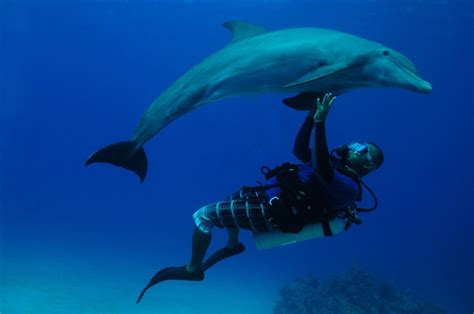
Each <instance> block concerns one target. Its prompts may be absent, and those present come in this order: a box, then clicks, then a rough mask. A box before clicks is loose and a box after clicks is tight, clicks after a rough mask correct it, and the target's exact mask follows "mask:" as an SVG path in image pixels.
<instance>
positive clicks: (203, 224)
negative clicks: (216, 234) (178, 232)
mask: <svg viewBox="0 0 474 314" xmlns="http://www.w3.org/2000/svg"><path fill="white" fill-rule="evenodd" d="M193 219H194V224H195V225H196V228H198V229H199V230H200V231H201V232H202V233H205V234H207V235H210V234H211V229H212V228H213V227H214V224H213V223H212V221H211V219H209V217H208V216H207V215H206V207H201V208H199V209H198V210H197V211H196V212H195V213H194V214H193Z"/></svg>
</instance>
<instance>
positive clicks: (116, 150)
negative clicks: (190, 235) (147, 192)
mask: <svg viewBox="0 0 474 314" xmlns="http://www.w3.org/2000/svg"><path fill="white" fill-rule="evenodd" d="M96 162H103V163H109V164H113V165H115V166H118V167H122V168H125V169H127V170H131V171H133V172H135V174H136V175H137V176H138V177H139V178H140V182H143V180H145V176H146V172H147V169H148V161H147V159H146V154H145V151H144V150H143V147H139V148H137V147H136V143H135V142H134V141H127V142H118V143H115V144H112V145H109V146H106V147H104V148H102V149H99V150H98V151H96V152H94V153H93V154H92V155H90V156H89V158H87V160H86V166H88V165H90V164H93V163H96Z"/></svg>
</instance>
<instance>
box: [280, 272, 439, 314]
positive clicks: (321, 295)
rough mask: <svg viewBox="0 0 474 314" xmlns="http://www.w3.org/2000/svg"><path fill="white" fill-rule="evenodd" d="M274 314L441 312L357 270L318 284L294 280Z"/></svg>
mask: <svg viewBox="0 0 474 314" xmlns="http://www.w3.org/2000/svg"><path fill="white" fill-rule="evenodd" d="M273 313H274V314H348V313H350V314H372V313H373V314H380V313H384V314H395V313H403V314H415V313H416V314H440V313H446V311H445V310H443V309H442V308H440V307H438V306H435V305H433V304H429V303H426V302H423V301H421V300H419V299H418V298H417V297H416V295H414V293H413V292H411V291H410V290H408V289H400V288H397V287H395V286H394V285H392V284H390V283H388V282H384V281H381V280H378V279H376V278H375V277H374V276H373V275H372V274H371V273H369V272H368V271H366V270H364V269H362V268H361V267H360V266H357V265H353V266H351V267H350V268H349V269H348V271H347V272H346V273H344V274H343V275H342V276H340V277H337V278H334V279H330V280H326V281H321V280H319V279H317V278H316V277H314V276H313V275H310V276H305V277H301V278H297V279H296V280H294V281H293V282H291V283H289V284H287V285H285V286H284V287H283V288H281V289H280V296H279V299H278V301H277V303H276V305H275V307H274V309H273Z"/></svg>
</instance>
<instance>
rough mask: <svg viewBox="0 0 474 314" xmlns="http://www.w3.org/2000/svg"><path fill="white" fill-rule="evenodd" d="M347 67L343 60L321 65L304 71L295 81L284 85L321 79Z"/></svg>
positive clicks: (301, 83)
mask: <svg viewBox="0 0 474 314" xmlns="http://www.w3.org/2000/svg"><path fill="white" fill-rule="evenodd" d="M347 67H348V65H347V63H344V62H340V63H335V64H331V65H327V66H322V67H319V68H317V69H315V70H313V71H311V72H308V73H306V74H305V75H303V76H302V77H300V78H298V79H297V80H296V81H293V82H291V83H290V84H288V85H285V87H293V86H297V85H303V84H306V83H310V82H313V81H316V80H319V79H322V78H324V77H326V76H328V75H331V74H334V73H337V72H339V71H342V70H344V69H347Z"/></svg>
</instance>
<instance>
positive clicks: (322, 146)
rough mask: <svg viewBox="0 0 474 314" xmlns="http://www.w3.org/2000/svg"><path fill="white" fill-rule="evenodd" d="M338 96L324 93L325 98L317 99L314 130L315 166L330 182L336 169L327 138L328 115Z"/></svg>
mask: <svg viewBox="0 0 474 314" xmlns="http://www.w3.org/2000/svg"><path fill="white" fill-rule="evenodd" d="M335 99H336V97H332V94H330V93H329V94H326V95H324V98H323V100H322V101H321V99H319V98H318V99H317V101H316V104H315V106H316V113H315V114H314V123H315V127H314V131H315V136H314V140H315V151H314V152H313V154H315V156H313V161H314V163H315V164H313V168H314V169H315V170H316V171H318V173H319V175H320V176H321V177H322V178H323V179H324V180H325V181H326V182H329V181H331V180H332V178H333V177H334V169H333V167H332V166H331V155H330V153H329V149H328V144H327V140H326V125H325V121H326V117H327V115H328V113H329V110H330V109H331V106H332V104H333V102H334V100H335Z"/></svg>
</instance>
